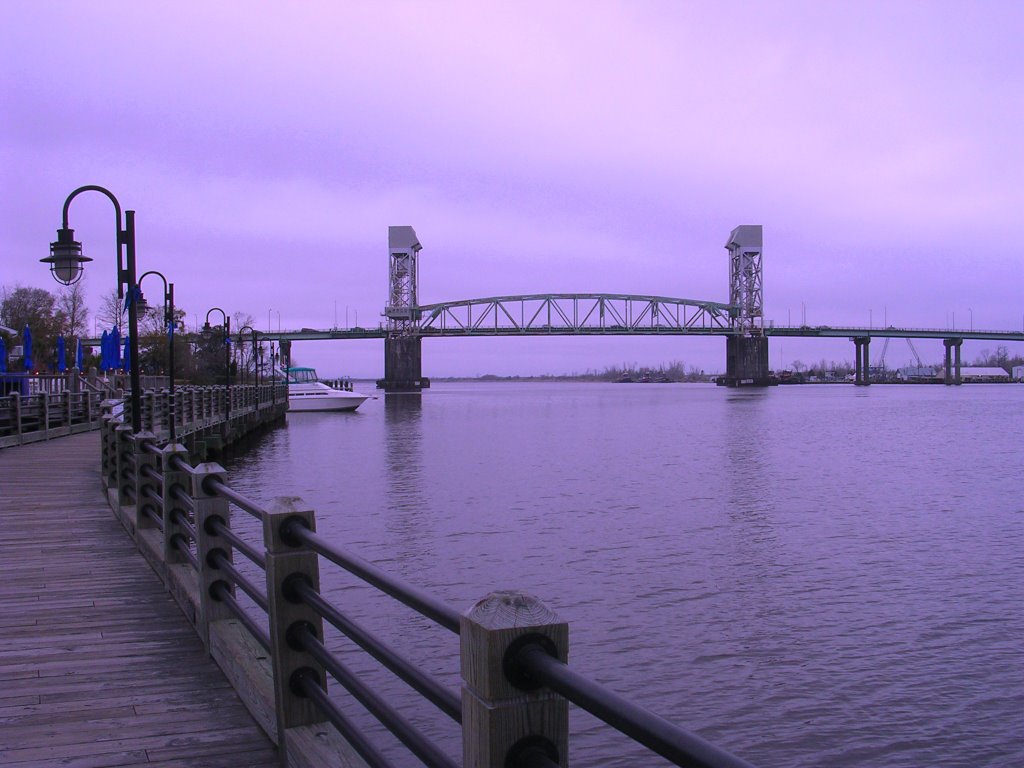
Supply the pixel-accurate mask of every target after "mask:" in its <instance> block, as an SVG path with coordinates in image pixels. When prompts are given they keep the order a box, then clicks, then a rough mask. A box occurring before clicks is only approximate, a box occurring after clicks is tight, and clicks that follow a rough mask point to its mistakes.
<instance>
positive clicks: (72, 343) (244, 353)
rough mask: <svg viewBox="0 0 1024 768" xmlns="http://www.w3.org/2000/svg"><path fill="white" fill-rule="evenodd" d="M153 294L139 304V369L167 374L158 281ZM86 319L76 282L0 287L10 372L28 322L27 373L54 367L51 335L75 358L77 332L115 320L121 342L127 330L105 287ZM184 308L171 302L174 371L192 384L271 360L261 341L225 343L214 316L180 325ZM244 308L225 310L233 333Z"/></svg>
mask: <svg viewBox="0 0 1024 768" xmlns="http://www.w3.org/2000/svg"><path fill="white" fill-rule="evenodd" d="M156 294H157V295H158V296H159V297H160V299H159V300H158V301H152V302H151V303H150V304H149V305H148V306H145V307H140V308H139V371H140V372H141V373H144V374H153V375H167V374H168V352H169V345H168V343H167V341H168V322H167V318H166V317H165V314H164V306H163V290H162V286H161V287H160V289H159V290H158V291H157V292H156ZM93 316H94V318H95V320H94V322H93V323H91V324H90V311H89V309H88V307H87V306H86V303H85V294H84V290H83V287H82V283H80V282H79V283H75V284H74V285H71V286H68V287H66V288H61V289H59V290H58V291H57V292H55V293H51V292H50V291H47V290H44V289H42V288H25V287H22V286H13V287H11V286H0V325H2V326H6V327H7V328H9V329H10V330H11V331H13V332H14V334H13V335H11V334H9V333H3V332H0V333H3V335H4V341H5V343H6V346H7V354H8V359H7V367H8V370H10V371H15V370H18V371H23V370H25V368H24V362H23V360H24V358H23V357H21V358H15V357H14V356H13V348H14V347H16V346H18V345H21V343H22V331H23V329H24V328H25V326H26V325H27V326H28V327H29V329H30V330H31V332H32V369H31V370H32V372H33V373H53V372H55V371H56V370H57V338H58V336H61V335H63V336H64V340H65V346H66V363H67V366H68V367H69V368H70V367H72V366H73V365H74V364H75V350H76V347H77V343H78V340H79V339H82V338H91V337H96V336H99V335H101V334H102V332H103V331H110V330H111V329H112V328H114V327H117V328H118V330H119V332H120V334H121V339H122V341H123V340H124V337H125V335H126V334H127V332H128V312H127V307H126V305H125V303H124V301H123V299H120V298H118V296H117V293H116V292H115V291H112V292H111V293H110V294H108V295H106V296H104V297H103V299H102V301H101V302H100V306H99V308H98V309H97V311H96V312H95V313H94V315H93ZM185 317H186V312H185V310H184V309H182V308H180V307H176V308H175V311H174V317H173V319H172V322H173V324H174V331H175V332H174V335H173V338H174V358H175V364H174V369H175V371H174V372H175V378H176V379H181V380H185V381H189V382H191V383H194V384H214V383H222V382H223V381H224V380H225V377H226V375H227V374H228V373H229V372H230V376H231V377H232V380H233V381H239V379H240V378H241V379H245V378H246V377H247V376H254V372H255V370H256V367H257V361H260V360H262V362H263V363H264V364H265V365H266V366H270V365H272V362H271V358H270V351H269V349H268V348H267V347H266V345H265V344H263V343H257V344H256V345H255V346H254V345H252V344H251V343H248V342H247V343H243V344H231V345H226V344H225V341H226V340H225V334H224V328H223V325H222V323H221V322H220V321H221V317H220V315H219V314H217V315H216V316H215V317H213V318H211V320H213V321H214V322H213V323H212V324H211V325H210V326H209V327H206V326H205V324H204V326H203V327H200V328H193V329H191V331H189V330H188V329H187V328H186V327H185ZM252 323H253V319H252V317H251V316H250V315H244V314H242V313H235V314H234V315H233V316H232V317H231V328H232V334H235V333H237V331H238V330H239V329H241V328H244V327H246V326H252ZM96 352H97V354H91V353H89V354H85V355H84V356H83V368H84V369H85V370H88V369H89V368H90V367H96V368H99V367H100V356H99V354H98V352H99V350H98V349H97V350H96Z"/></svg>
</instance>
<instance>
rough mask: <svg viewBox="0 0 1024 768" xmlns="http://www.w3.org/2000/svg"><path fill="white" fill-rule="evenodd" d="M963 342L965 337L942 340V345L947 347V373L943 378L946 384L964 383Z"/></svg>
mask: <svg viewBox="0 0 1024 768" xmlns="http://www.w3.org/2000/svg"><path fill="white" fill-rule="evenodd" d="M963 343H964V340H963V339H943V340H942V345H943V346H944V347H945V348H946V360H945V371H944V374H945V375H944V378H943V381H944V382H945V384H946V386H951V385H955V386H960V385H961V384H963V380H962V379H961V378H960V347H961V346H962V345H963ZM954 354H955V356H954Z"/></svg>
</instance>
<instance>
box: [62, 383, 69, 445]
mask: <svg viewBox="0 0 1024 768" xmlns="http://www.w3.org/2000/svg"><path fill="white" fill-rule="evenodd" d="M60 409H61V417H62V419H61V422H62V423H61V427H63V432H64V434H66V435H70V434H71V390H70V389H65V390H64V391H63V392H61V393H60Z"/></svg>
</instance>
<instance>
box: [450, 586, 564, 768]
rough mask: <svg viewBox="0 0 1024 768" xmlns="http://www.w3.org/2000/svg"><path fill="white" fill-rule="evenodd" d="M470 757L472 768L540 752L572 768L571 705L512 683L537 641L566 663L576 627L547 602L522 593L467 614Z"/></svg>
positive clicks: (465, 713)
mask: <svg viewBox="0 0 1024 768" xmlns="http://www.w3.org/2000/svg"><path fill="white" fill-rule="evenodd" d="M460 637H461V667H462V679H463V681H464V685H463V686H462V757H463V766H464V768H492V766H504V765H506V761H507V760H508V759H509V753H510V752H513V751H519V750H525V749H531V748H532V749H538V750H540V751H542V752H544V753H546V754H547V755H548V757H549V758H550V759H551V760H553V761H554V762H556V763H557V764H558V765H561V766H566V765H568V747H569V704H568V702H567V701H566V700H565V699H563V698H562V697H561V696H559V695H557V694H555V693H553V692H551V691H548V690H545V689H542V688H541V689H536V690H526V689H524V688H523V687H518V686H519V685H523V686H528V685H529V683H528V681H523V680H515V681H513V680H511V679H509V677H508V675H507V674H506V671H509V670H511V672H512V673H513V675H514V673H515V670H514V664H510V661H509V660H510V659H511V658H512V657H513V656H514V653H515V651H516V649H517V648H518V647H520V646H521V645H522V644H523V643H529V642H536V643H540V644H541V645H543V646H545V647H546V648H548V649H549V651H550V652H551V653H552V655H554V656H557V657H558V658H559V659H561V660H562V661H566V660H567V657H568V648H569V625H568V624H566V623H565V622H564V621H561V620H560V619H559V618H558V616H557V615H555V614H554V613H553V612H552V611H551V610H550V609H549V608H547V606H545V605H544V604H543V603H542V602H540V600H538V599H537V598H535V597H533V596H531V595H526V594H522V593H519V592H492V593H491V594H490V595H488V596H487V597H485V598H484V599H483V600H481V601H480V602H478V603H477V604H476V605H474V606H473V607H472V608H470V609H469V610H468V611H467V612H466V613H465V614H463V616H462V622H461V629H460Z"/></svg>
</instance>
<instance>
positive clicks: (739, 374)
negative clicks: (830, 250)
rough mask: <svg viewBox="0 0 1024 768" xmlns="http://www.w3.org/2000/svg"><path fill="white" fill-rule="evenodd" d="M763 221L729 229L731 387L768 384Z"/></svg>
mask: <svg viewBox="0 0 1024 768" xmlns="http://www.w3.org/2000/svg"><path fill="white" fill-rule="evenodd" d="M761 246H762V235H761V225H760V224H742V225H740V226H738V227H736V228H735V229H734V230H733V231H732V232H731V233H729V239H728V240H727V241H726V243H725V248H726V250H728V251H729V303H730V304H732V305H733V306H734V307H735V309H733V310H732V313H731V315H730V326H731V328H732V331H733V334H732V335H731V336H729V337H728V338H726V340H725V377H724V380H723V383H724V384H725V385H726V386H728V387H766V386H768V385H769V383H770V379H769V376H768V339H767V337H766V336H765V335H764V281H763V280H762V275H761Z"/></svg>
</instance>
